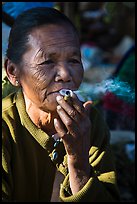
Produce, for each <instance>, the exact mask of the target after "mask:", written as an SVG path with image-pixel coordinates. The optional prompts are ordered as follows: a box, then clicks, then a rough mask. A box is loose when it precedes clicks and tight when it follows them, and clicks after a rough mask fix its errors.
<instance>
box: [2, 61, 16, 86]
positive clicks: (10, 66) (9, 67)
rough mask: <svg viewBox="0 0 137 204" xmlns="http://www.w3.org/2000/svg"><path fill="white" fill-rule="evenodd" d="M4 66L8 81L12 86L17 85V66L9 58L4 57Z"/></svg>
mask: <svg viewBox="0 0 137 204" xmlns="http://www.w3.org/2000/svg"><path fill="white" fill-rule="evenodd" d="M4 68H5V70H6V74H7V77H8V80H9V81H10V83H11V84H12V85H13V86H19V77H18V69H17V66H16V65H15V64H14V63H13V62H12V61H11V60H10V59H8V58H6V59H5V61H4Z"/></svg>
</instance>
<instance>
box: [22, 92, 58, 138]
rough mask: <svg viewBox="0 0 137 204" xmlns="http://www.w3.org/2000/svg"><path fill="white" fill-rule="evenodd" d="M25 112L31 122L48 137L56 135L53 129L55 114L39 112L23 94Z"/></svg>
mask: <svg viewBox="0 0 137 204" xmlns="http://www.w3.org/2000/svg"><path fill="white" fill-rule="evenodd" d="M24 99H25V104H26V112H27V114H28V115H29V117H30V119H31V120H32V122H33V123H34V124H35V125H36V126H37V127H38V128H40V129H42V130H43V131H44V132H46V133H47V134H49V135H50V136H51V135H53V134H55V133H56V130H55V128H54V121H53V120H54V118H55V117H57V113H49V112H45V111H42V110H40V109H39V108H38V107H37V106H36V105H35V104H34V103H33V102H32V101H31V100H30V99H28V97H27V96H26V95H25V94H24Z"/></svg>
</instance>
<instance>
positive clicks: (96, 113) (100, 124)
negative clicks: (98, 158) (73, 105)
mask: <svg viewBox="0 0 137 204" xmlns="http://www.w3.org/2000/svg"><path fill="white" fill-rule="evenodd" d="M90 119H91V124H92V131H91V138H92V142H93V144H94V145H95V146H98V145H99V146H101V145H102V144H103V143H104V142H106V144H107V143H109V140H110V130H109V127H108V125H107V123H106V121H105V118H104V115H103V114H101V112H100V110H99V109H97V108H96V107H94V106H93V107H92V108H91V112H90Z"/></svg>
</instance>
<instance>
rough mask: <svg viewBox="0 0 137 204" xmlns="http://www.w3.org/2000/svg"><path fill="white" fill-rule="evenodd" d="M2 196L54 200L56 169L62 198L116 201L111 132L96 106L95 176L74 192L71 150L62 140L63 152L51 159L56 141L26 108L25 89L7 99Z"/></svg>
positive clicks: (91, 153)
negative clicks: (69, 164) (61, 177)
mask: <svg viewBox="0 0 137 204" xmlns="http://www.w3.org/2000/svg"><path fill="white" fill-rule="evenodd" d="M2 109H3V111H2V118H3V120H2V197H3V201H20V202H21V201H24V202H27V201H28V202H31V201H34V202H36V201H46V202H50V199H51V195H52V190H53V183H54V179H55V173H56V170H57V171H60V172H61V173H62V174H63V175H64V180H63V182H62V184H60V200H61V201H63V202H84V201H85V202H99V201H101V202H114V201H118V200H119V193H118V190H117V185H116V171H115V166H114V162H113V161H114V159H113V156H112V154H111V150H110V145H109V137H110V136H109V131H108V128H107V126H106V124H105V123H104V121H103V119H102V118H101V117H100V115H99V112H98V111H97V110H96V109H95V108H94V107H93V108H92V111H91V121H92V135H91V138H92V139H91V148H90V151H89V162H90V164H91V177H90V179H89V181H88V182H87V183H86V184H85V186H84V187H83V188H82V189H81V190H80V191H79V192H78V193H76V194H75V195H72V193H71V190H70V186H69V173H68V169H67V155H66V154H65V150H64V146H63V143H61V144H60V145H59V146H58V149H57V151H58V154H59V157H58V159H57V160H55V162H53V161H52V160H51V156H52V151H53V149H54V141H53V139H52V138H51V137H49V136H48V135H47V134H46V133H45V132H44V131H42V130H41V129H38V128H37V127H36V126H35V125H34V123H33V122H32V121H31V120H30V118H29V116H28V115H27V113H26V111H25V103H24V98H23V94H22V91H18V92H17V93H13V94H10V95H9V96H7V97H6V98H4V99H3V101H2Z"/></svg>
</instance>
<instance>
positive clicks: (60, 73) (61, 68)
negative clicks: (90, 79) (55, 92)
mask: <svg viewBox="0 0 137 204" xmlns="http://www.w3.org/2000/svg"><path fill="white" fill-rule="evenodd" d="M71 79H72V76H71V70H70V67H69V65H68V64H67V63H60V64H59V65H58V66H57V74H56V77H55V81H64V82H69V81H71Z"/></svg>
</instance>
